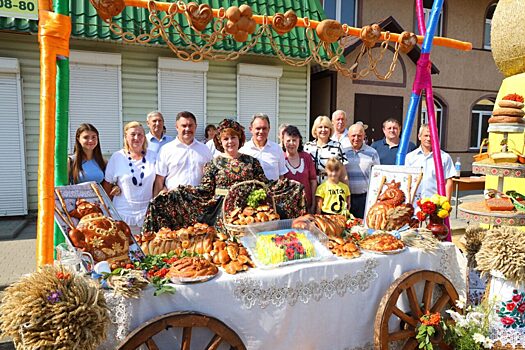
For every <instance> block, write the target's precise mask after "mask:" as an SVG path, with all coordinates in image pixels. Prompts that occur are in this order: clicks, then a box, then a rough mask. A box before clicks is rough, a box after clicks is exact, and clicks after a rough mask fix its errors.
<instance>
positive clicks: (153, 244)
mask: <svg viewBox="0 0 525 350" xmlns="http://www.w3.org/2000/svg"><path fill="white" fill-rule="evenodd" d="M216 236H217V232H216V231H215V228H214V227H211V226H208V225H207V224H201V223H197V224H195V225H193V226H189V227H186V228H182V229H180V230H176V231H172V230H170V229H168V228H162V229H160V230H159V231H158V232H157V233H145V234H144V235H141V236H140V237H138V240H139V244H140V246H141V248H142V250H143V251H144V253H145V254H162V253H169V252H175V254H177V255H180V254H182V253H183V252H184V251H185V252H188V253H197V254H206V253H208V254H209V253H210V252H211V251H212V249H213V241H214V240H215V238H216Z"/></svg>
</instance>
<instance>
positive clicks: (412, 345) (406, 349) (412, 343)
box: [403, 338, 419, 350]
mask: <svg viewBox="0 0 525 350" xmlns="http://www.w3.org/2000/svg"><path fill="white" fill-rule="evenodd" d="M418 346H419V343H418V342H417V340H416V339H414V338H410V339H408V341H407V342H406V343H405V346H403V350H414V349H417V347H418Z"/></svg>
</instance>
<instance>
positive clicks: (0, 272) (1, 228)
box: [0, 192, 480, 350]
mask: <svg viewBox="0 0 525 350" xmlns="http://www.w3.org/2000/svg"><path fill="white" fill-rule="evenodd" d="M479 199H480V195H479V192H462V193H460V200H462V201H472V200H479ZM450 223H451V228H452V230H453V233H454V236H453V240H454V241H456V240H457V239H459V238H460V237H461V235H462V234H463V233H464V232H465V231H464V230H465V228H466V227H467V223H466V222H465V221H464V220H462V219H456V218H454V209H453V211H452V216H451V221H450ZM35 252H36V216H35V215H30V216H27V217H10V218H0V300H1V294H2V290H4V289H5V288H6V287H7V286H9V285H10V284H11V283H13V282H15V281H16V280H17V279H18V278H19V277H20V276H21V275H23V274H25V273H30V272H33V271H34V270H35V268H36V259H35V256H36V254H35ZM12 349H14V346H13V345H12V342H10V341H9V339H5V338H2V335H1V334H0V350H12Z"/></svg>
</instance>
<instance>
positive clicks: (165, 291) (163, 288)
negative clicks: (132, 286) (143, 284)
mask: <svg viewBox="0 0 525 350" xmlns="http://www.w3.org/2000/svg"><path fill="white" fill-rule="evenodd" d="M175 292H176V289H175V288H174V287H173V286H169V285H163V286H161V287H160V288H157V289H155V291H154V292H153V296H159V295H162V294H175Z"/></svg>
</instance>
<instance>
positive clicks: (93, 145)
mask: <svg viewBox="0 0 525 350" xmlns="http://www.w3.org/2000/svg"><path fill="white" fill-rule="evenodd" d="M105 170H106V161H105V160H104V157H102V151H101V150H100V143H99V136H98V130H97V128H95V127H94V126H93V125H91V124H87V123H83V124H80V126H79V127H78V129H77V132H76V134H75V148H74V153H73V155H72V156H71V157H69V161H68V177H69V183H70V184H79V183H82V182H88V181H95V182H98V183H101V182H102V180H104V171H105Z"/></svg>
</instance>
